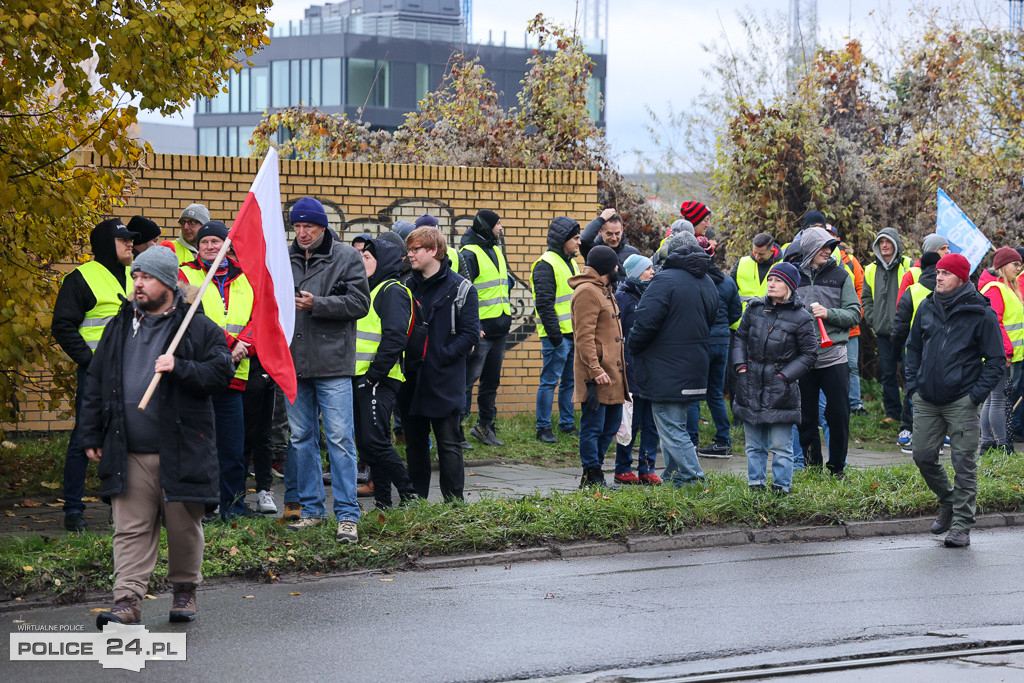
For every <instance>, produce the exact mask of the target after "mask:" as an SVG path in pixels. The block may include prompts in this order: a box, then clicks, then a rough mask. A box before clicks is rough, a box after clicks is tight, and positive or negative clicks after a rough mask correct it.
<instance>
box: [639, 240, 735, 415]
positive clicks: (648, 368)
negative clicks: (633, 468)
mask: <svg viewBox="0 0 1024 683" xmlns="http://www.w3.org/2000/svg"><path fill="white" fill-rule="evenodd" d="M710 260H711V259H710V258H709V257H708V255H707V254H705V253H704V250H703V249H701V248H700V247H698V246H696V245H690V244H688V245H685V246H683V247H680V248H679V249H676V250H675V251H673V252H672V253H670V254H669V256H668V258H667V259H665V265H664V267H663V268H662V270H661V271H660V272H659V273H658V274H657V275H655V276H654V279H653V280H651V284H649V285H648V286H647V291H646V292H644V296H643V298H642V299H641V300H640V304H639V305H638V306H637V308H636V319H635V320H634V322H633V329H632V331H631V332H630V335H629V350H630V352H631V353H632V354H633V369H634V373H635V375H636V382H637V386H636V387H635V389H636V390H635V392H634V397H640V398H645V399H647V400H649V401H675V402H690V401H696V400H699V399H703V398H704V396H705V394H707V387H708V362H709V361H708V334H709V331H710V329H711V326H712V325H713V324H714V323H715V317H716V316H717V314H718V290H717V289H715V283H714V282H712V281H711V278H710V277H708V275H707V272H708V264H709V262H710ZM630 387H631V388H633V387H632V385H630Z"/></svg>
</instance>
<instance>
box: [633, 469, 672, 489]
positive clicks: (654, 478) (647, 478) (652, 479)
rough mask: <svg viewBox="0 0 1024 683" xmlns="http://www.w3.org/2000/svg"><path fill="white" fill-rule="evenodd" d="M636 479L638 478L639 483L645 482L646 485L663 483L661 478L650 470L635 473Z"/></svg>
mask: <svg viewBox="0 0 1024 683" xmlns="http://www.w3.org/2000/svg"><path fill="white" fill-rule="evenodd" d="M637 479H639V480H640V483H641V484H647V485H648V486H657V485H658V484H664V483H665V482H663V481H662V480H661V477H659V476H658V475H657V474H655V473H654V472H651V473H649V474H640V475H637Z"/></svg>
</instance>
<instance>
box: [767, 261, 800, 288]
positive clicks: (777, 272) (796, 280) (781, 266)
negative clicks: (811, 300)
mask: <svg viewBox="0 0 1024 683" xmlns="http://www.w3.org/2000/svg"><path fill="white" fill-rule="evenodd" d="M773 275H774V276H775V277H777V278H779V279H780V280H782V281H783V282H785V283H786V286H787V287H789V289H790V291H791V292H793V294H796V290H797V288H798V287H799V286H800V271H799V270H797V268H796V266H794V265H793V264H792V263H776V264H775V265H774V266H772V269H771V270H769V271H768V277H771V276H773Z"/></svg>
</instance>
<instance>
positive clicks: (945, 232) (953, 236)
mask: <svg viewBox="0 0 1024 683" xmlns="http://www.w3.org/2000/svg"><path fill="white" fill-rule="evenodd" d="M935 232H937V233H938V234H940V235H942V236H943V237H945V238H946V239H947V240H948V241H949V250H950V251H951V252H952V253H954V254H963V255H964V258H966V259H967V260H968V261H970V262H971V272H972V273H973V272H974V270H975V268H977V267H978V264H980V263H981V259H983V258H985V254H987V253H988V250H989V249H991V248H992V243H991V242H989V241H988V238H987V237H985V235H984V234H983V233H982V232H981V230H978V228H977V227H975V225H974V223H972V222H971V219H970V218H968V217H967V214H965V213H964V212H963V211H961V210H960V207H959V206H957V205H956V202H954V201H953V200H952V199H950V198H949V195H948V194H946V193H945V192H943V191H942V190H941V189H940V190H939V199H938V205H937V211H936V213H935Z"/></svg>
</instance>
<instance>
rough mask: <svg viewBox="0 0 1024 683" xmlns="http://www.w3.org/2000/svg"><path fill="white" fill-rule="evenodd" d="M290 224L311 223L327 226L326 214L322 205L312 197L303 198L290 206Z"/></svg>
mask: <svg viewBox="0 0 1024 683" xmlns="http://www.w3.org/2000/svg"><path fill="white" fill-rule="evenodd" d="M288 217H289V218H290V219H291V222H292V224H295V223H312V224H313V225H322V226H323V227H325V228H326V227H327V226H328V222H327V212H326V211H324V205H323V204H321V203H320V202H318V201H317V200H315V199H313V198H312V197H303V198H302V199H300V200H299V201H297V202H295V204H293V205H292V210H291V213H290V214H289V216H288Z"/></svg>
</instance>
